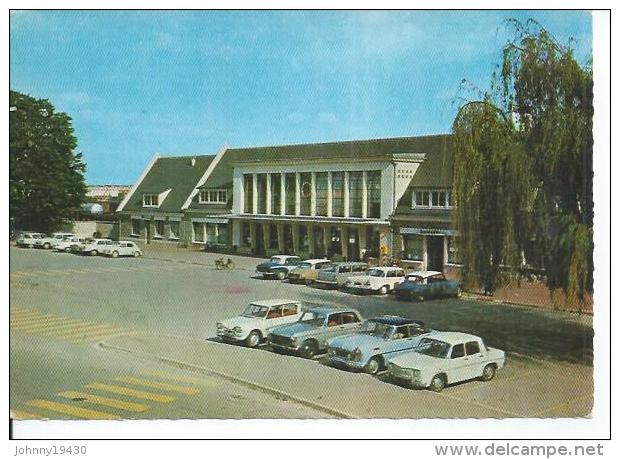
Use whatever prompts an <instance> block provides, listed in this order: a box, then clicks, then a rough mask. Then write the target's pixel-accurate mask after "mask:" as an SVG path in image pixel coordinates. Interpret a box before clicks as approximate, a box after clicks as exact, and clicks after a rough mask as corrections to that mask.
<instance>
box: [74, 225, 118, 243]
mask: <svg viewBox="0 0 620 459" xmlns="http://www.w3.org/2000/svg"><path fill="white" fill-rule="evenodd" d="M67 231H71V232H72V233H75V234H77V235H78V236H80V237H93V236H94V234H95V233H97V232H99V233H100V234H101V237H104V238H110V239H118V237H119V234H118V222H106V221H76V222H69V223H68V224H67Z"/></svg>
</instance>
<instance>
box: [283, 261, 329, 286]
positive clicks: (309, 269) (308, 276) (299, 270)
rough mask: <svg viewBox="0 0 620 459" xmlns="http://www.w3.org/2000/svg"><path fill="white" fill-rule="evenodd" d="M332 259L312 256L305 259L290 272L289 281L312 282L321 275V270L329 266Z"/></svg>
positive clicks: (293, 282) (295, 282) (298, 282)
mask: <svg viewBox="0 0 620 459" xmlns="http://www.w3.org/2000/svg"><path fill="white" fill-rule="evenodd" d="M330 264H331V260H328V259H327V258H311V259H309V260H304V261H302V262H301V263H300V264H298V265H297V266H296V267H294V268H293V269H292V270H291V271H290V272H289V273H288V281H289V282H290V283H292V284H300V283H305V284H311V283H312V282H314V281H315V280H316V278H317V276H318V275H319V270H321V269H324V268H327V267H328V266H329V265H330Z"/></svg>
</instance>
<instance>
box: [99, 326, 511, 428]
mask: <svg viewBox="0 0 620 459" xmlns="http://www.w3.org/2000/svg"><path fill="white" fill-rule="evenodd" d="M100 345H101V346H102V347H104V348H106V349H110V350H115V351H120V352H125V353H128V354H131V355H135V356H138V357H142V358H147V359H153V360H157V361H160V362H164V363H167V364H170V365H174V366H177V367H181V368H185V369H189V370H193V371H198V372H204V373H208V374H212V375H217V376H220V377H223V378H225V379H228V380H231V381H234V382H235V383H238V384H243V385H245V386H248V387H251V388H254V389H257V390H261V391H263V392H267V393H271V394H273V395H276V396H279V397H285V398H288V399H290V400H293V401H296V402H297V403H301V404H303V405H306V406H309V407H311V408H314V409H318V410H321V411H323V412H325V413H326V414H329V415H330V416H337V417H342V418H371V417H372V418H392V419H394V418H454V417H506V416H507V414H506V413H505V412H502V411H501V410H500V409H495V408H493V407H490V406H481V405H479V404H476V403H469V402H466V401H459V404H460V405H461V407H460V408H459V407H455V400H454V399H453V398H451V397H448V396H444V395H439V394H436V393H434V392H430V391H424V390H407V389H403V388H402V387H399V386H396V385H393V384H388V383H385V382H383V381H381V380H379V379H377V378H375V377H373V376H370V375H367V374H363V373H352V372H347V371H342V370H339V369H336V368H331V367H328V366H326V365H323V364H321V363H319V362H317V361H313V360H306V359H302V358H299V357H295V356H289V355H280V354H275V353H272V352H267V351H263V350H260V349H248V348H243V347H240V346H235V345H229V344H222V343H218V342H211V341H206V340H200V339H195V338H186V337H174V336H160V335H157V336H155V335H135V336H129V335H127V336H117V337H115V338H110V339H108V340H106V341H105V342H103V343H101V344H100ZM282 368H284V369H285V371H280V369H282ZM461 413H462V414H461Z"/></svg>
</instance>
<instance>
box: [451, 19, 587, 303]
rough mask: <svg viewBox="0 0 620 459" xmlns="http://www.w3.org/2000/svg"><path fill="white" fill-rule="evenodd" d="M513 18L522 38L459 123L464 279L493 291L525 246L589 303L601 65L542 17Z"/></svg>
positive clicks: (554, 286) (574, 297)
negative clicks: (581, 58)
mask: <svg viewBox="0 0 620 459" xmlns="http://www.w3.org/2000/svg"><path fill="white" fill-rule="evenodd" d="M507 24H508V25H509V26H510V27H512V28H513V29H514V31H515V38H514V39H513V40H511V41H509V42H508V43H507V44H506V45H505V46H504V48H503V59H502V63H501V66H500V67H499V68H500V71H499V73H498V74H495V75H494V80H493V81H494V84H493V86H492V88H491V90H490V91H489V92H487V93H486V94H484V95H483V96H482V97H481V98H480V100H475V101H468V102H467V103H465V104H463V105H462V107H461V108H460V110H459V112H458V114H457V116H456V118H455V120H454V123H453V133H454V136H453V139H454V140H453V141H454V149H455V168H454V171H455V172H454V173H455V177H454V190H453V192H454V195H455V203H456V206H457V211H456V212H455V224H456V227H457V228H458V229H459V231H460V233H461V235H462V237H461V246H462V247H461V252H462V256H463V260H464V263H465V266H466V267H465V270H464V280H465V281H466V282H467V283H468V284H470V285H472V284H475V283H482V284H485V285H486V286H487V288H488V289H489V290H491V291H492V290H493V289H494V288H495V287H496V286H497V285H500V284H501V283H502V282H503V281H504V280H506V279H504V278H503V277H502V276H500V275H499V274H500V273H501V272H502V270H501V269H500V268H502V267H509V268H511V269H512V271H511V272H510V271H509V272H508V274H509V275H510V274H515V273H516V271H517V269H518V267H519V265H520V260H521V257H522V254H523V253H524V252H526V253H527V255H528V259H529V260H530V261H531V260H534V261H535V263H536V264H538V265H539V266H542V267H544V268H545V271H546V281H547V285H548V287H549V288H550V290H551V291H552V295H553V294H554V292H555V291H557V290H558V289H562V290H563V291H564V293H565V294H566V299H567V302H569V303H573V304H575V303H579V304H580V306H581V305H583V303H584V300H585V295H586V293H587V292H589V291H592V272H593V262H592V252H593V241H592V237H593V232H592V227H593V225H592V222H593V198H592V175H593V173H592V145H593V138H592V114H593V105H592V70H591V68H590V67H589V66H587V67H582V66H580V65H579V63H578V62H577V61H576V60H575V58H574V56H573V51H572V48H571V46H570V45H571V44H570V43H569V44H568V45H566V46H565V45H562V44H560V43H558V42H557V40H556V39H555V38H554V37H553V36H551V34H549V32H547V31H546V30H545V29H544V28H543V27H541V26H540V25H539V24H538V23H536V22H535V21H533V20H529V21H528V22H527V23H526V24H525V25H524V24H522V23H520V22H518V21H516V20H509V21H507ZM508 277H510V276H508Z"/></svg>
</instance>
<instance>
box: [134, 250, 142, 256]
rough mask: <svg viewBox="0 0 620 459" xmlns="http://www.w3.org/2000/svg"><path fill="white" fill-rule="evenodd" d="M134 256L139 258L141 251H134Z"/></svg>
mask: <svg viewBox="0 0 620 459" xmlns="http://www.w3.org/2000/svg"><path fill="white" fill-rule="evenodd" d="M133 256H134V257H136V258H138V257H139V256H140V252H138V251H137V250H136V251H135V252H134V253H133Z"/></svg>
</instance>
